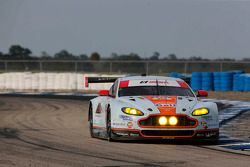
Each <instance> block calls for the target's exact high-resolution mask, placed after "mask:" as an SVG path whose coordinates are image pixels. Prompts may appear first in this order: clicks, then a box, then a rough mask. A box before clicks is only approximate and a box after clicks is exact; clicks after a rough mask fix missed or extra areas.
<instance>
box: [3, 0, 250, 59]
mask: <svg viewBox="0 0 250 167" xmlns="http://www.w3.org/2000/svg"><path fill="white" fill-rule="evenodd" d="M13 44H19V45H21V46H23V47H27V48H29V49H31V50H32V52H33V54H34V55H41V52H42V51H46V52H47V53H49V54H52V55H53V54H54V53H56V52H59V51H60V50H62V49H66V50H68V51H69V52H71V53H73V54H77V55H78V54H88V55H90V54H91V53H92V52H95V51H96V52H99V53H100V54H101V56H102V57H108V56H110V55H111V53H118V54H129V53H132V52H133V53H137V54H139V55H140V56H141V57H150V56H152V55H153V52H155V51H157V52H159V53H160V55H161V57H166V56H167V55H168V54H171V53H174V54H176V55H177V57H179V58H187V57H191V56H201V57H203V58H210V59H214V58H235V59H241V58H250V0H249V1H243V0H235V1H233V0H0V51H1V52H4V53H6V52H8V49H9V47H10V46H11V45H13Z"/></svg>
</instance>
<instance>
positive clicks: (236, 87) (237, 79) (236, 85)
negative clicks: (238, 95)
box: [233, 73, 241, 91]
mask: <svg viewBox="0 0 250 167" xmlns="http://www.w3.org/2000/svg"><path fill="white" fill-rule="evenodd" d="M240 75H241V74H240V73H236V74H234V75H233V91H240Z"/></svg>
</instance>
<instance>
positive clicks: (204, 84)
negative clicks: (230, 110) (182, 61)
mask: <svg viewBox="0 0 250 167" xmlns="http://www.w3.org/2000/svg"><path fill="white" fill-rule="evenodd" d="M201 88H202V89H203V90H213V73H212V72H203V73H202V81H201Z"/></svg>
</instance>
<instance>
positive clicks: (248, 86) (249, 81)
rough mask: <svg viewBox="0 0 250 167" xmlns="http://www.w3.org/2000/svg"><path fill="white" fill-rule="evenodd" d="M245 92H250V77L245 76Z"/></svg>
mask: <svg viewBox="0 0 250 167" xmlns="http://www.w3.org/2000/svg"><path fill="white" fill-rule="evenodd" d="M244 81H245V83H244V91H250V75H249V74H247V75H245V80H244Z"/></svg>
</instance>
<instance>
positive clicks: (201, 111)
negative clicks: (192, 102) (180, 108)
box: [192, 108, 209, 116]
mask: <svg viewBox="0 0 250 167" xmlns="http://www.w3.org/2000/svg"><path fill="white" fill-rule="evenodd" d="M208 113H209V111H208V109H207V108H200V109H196V110H194V111H193V113H192V115H193V116H201V115H206V114H208Z"/></svg>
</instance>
